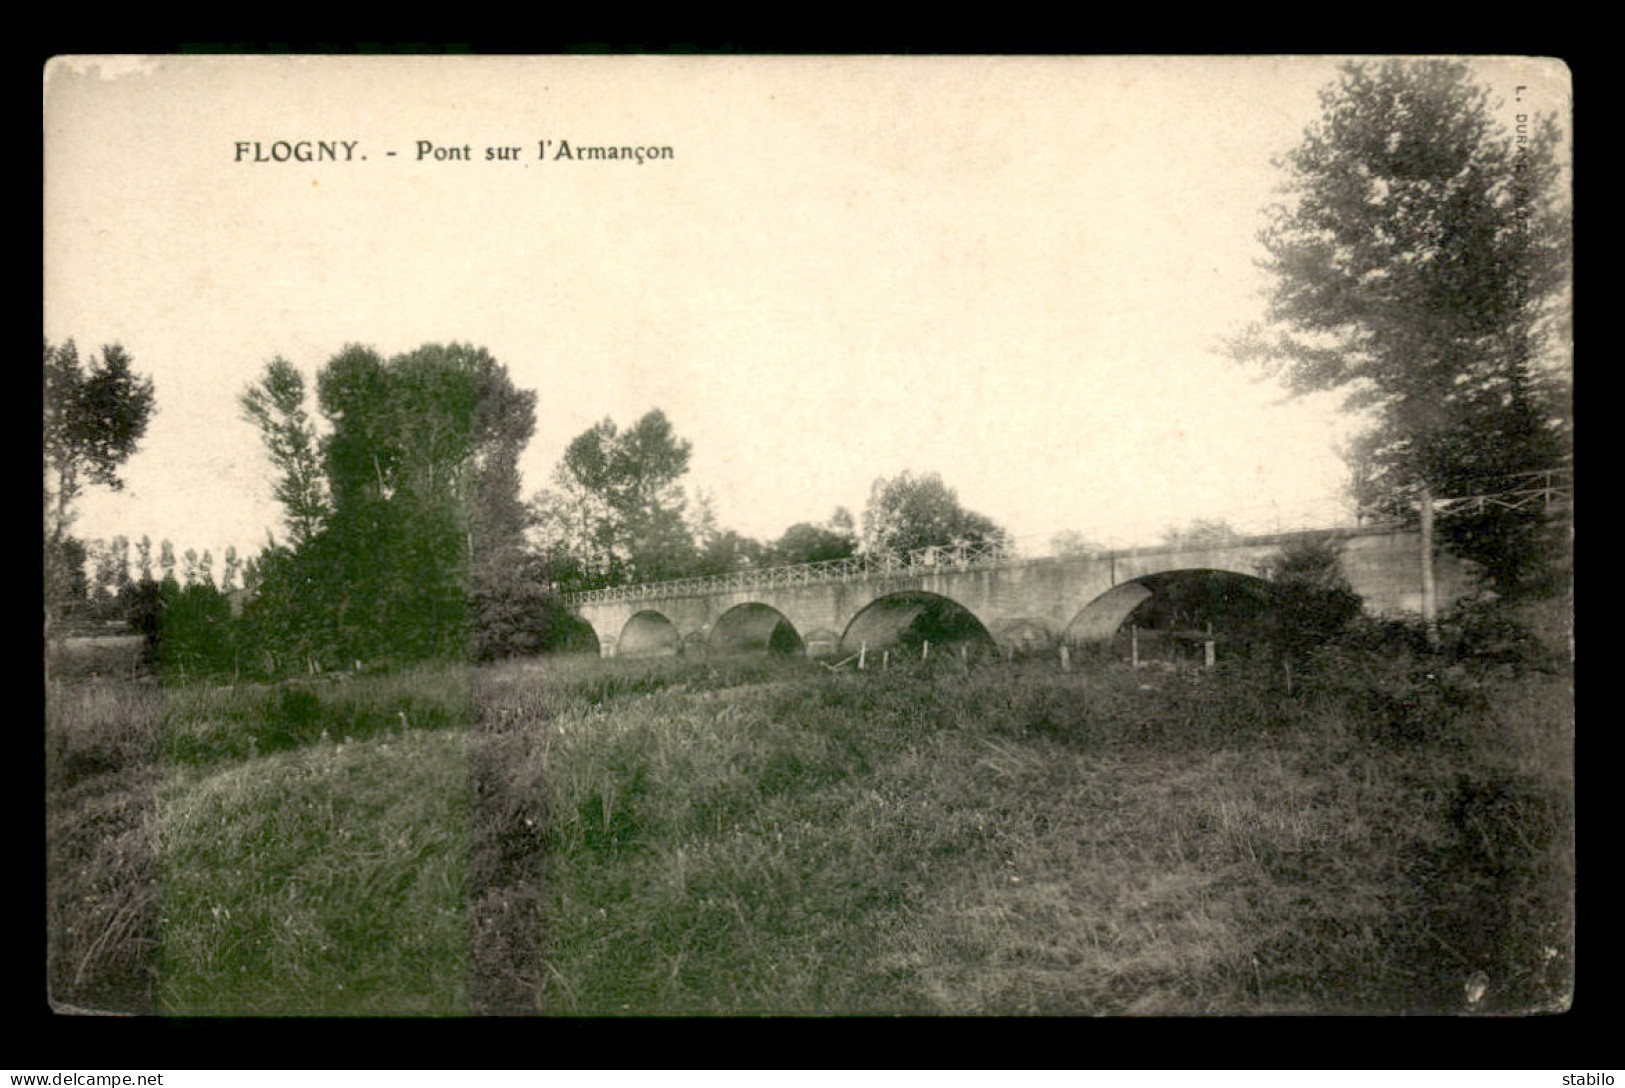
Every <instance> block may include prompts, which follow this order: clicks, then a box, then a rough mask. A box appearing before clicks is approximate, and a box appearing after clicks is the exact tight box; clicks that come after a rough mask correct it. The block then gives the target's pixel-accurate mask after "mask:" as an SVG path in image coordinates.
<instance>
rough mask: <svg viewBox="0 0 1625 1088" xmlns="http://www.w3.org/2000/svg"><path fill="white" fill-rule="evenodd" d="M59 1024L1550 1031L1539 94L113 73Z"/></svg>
mask: <svg viewBox="0 0 1625 1088" xmlns="http://www.w3.org/2000/svg"><path fill="white" fill-rule="evenodd" d="M43 124H44V147H45V172H44V212H45V298H44V314H45V322H44V323H45V349H44V351H45V354H44V368H45V369H44V374H45V406H44V410H45V416H44V419H45V432H44V439H45V443H44V470H45V505H44V530H43V531H44V539H45V551H44V554H45V570H44V579H45V588H46V593H45V603H46V616H45V617H44V622H45V639H44V641H45V670H46V678H47V692H48V696H47V738H48V761H49V765H48V768H47V816H48V828H47V830H48V836H49V843H48V849H49V866H48V873H47V879H48V888H47V900H48V930H49V934H48V949H47V959H48V966H49V972H48V974H49V985H50V993H49V998H50V1000H51V1002H52V1004H53V1007H54V1008H55V1009H57V1010H58V1011H59V1012H62V1013H73V1012H117V1013H135V1014H143V1015H161V1016H171V1015H185V1016H244V1015H249V1016H252V1015H286V1014H292V1015H315V1016H341V1015H382V1016H448V1015H450V1016H481V1015H492V1014H501V1015H515V1014H529V1015H545V1016H573V1017H648V1016H764V1015H765V1016H827V1015H876V1014H904V1015H912V1016H940V1015H961V1016H963V1015H970V1016H988V1017H994V1016H1018V1015H1032V1014H1044V1015H1079V1016H1102V1015H1105V1016H1134V1015H1178V1016H1257V1015H1269V1014H1282V1013H1287V1014H1309V1015H1318V1014H1349V1013H1360V1014H1378V1015H1384V1014H1388V1015H1401V1014H1414V1013H1433V1014H1447V1015H1480V1014H1495V1015H1504V1014H1533V1013H1543V1012H1551V1011H1556V1010H1562V1009H1566V1008H1568V1006H1569V1003H1570V1000H1571V995H1572V979H1573V972H1574V962H1573V958H1574V912H1573V891H1574V883H1573V881H1574V852H1573V810H1574V788H1573V755H1572V742H1573V682H1572V638H1571V635H1570V627H1571V625H1570V620H1571V617H1572V575H1571V565H1570V554H1571V542H1572V528H1571V525H1572V507H1573V499H1572V483H1571V480H1572V454H1571V449H1572V423H1571V413H1570V402H1571V395H1570V387H1571V356H1572V332H1571V330H1570V310H1571V306H1572V302H1571V284H1572V272H1571V265H1570V254H1571V251H1572V229H1571V216H1572V199H1571V195H1570V194H1571V190H1572V166H1571V163H1572V155H1571V146H1572V137H1573V132H1572V105H1571V82H1570V75H1569V72H1568V69H1567V68H1566V67H1565V66H1564V65H1563V64H1562V63H1561V62H1560V61H1555V60H1549V59H1540V58H1518V57H1438V58H1426V57H1403V58H1385V57H1356V58H1344V57H1334V56H1327V57H1125V56H1112V57H1038V56H1009V57H1001V56H981V57H969V56H958V57H921V56H911V57H878V56H876V57H860V56H841V57H822V56H762V57H741V56H695V55H635V56H535V57H527V56H458V57H451V56H434V57H431V56H366V57H361V56H355V57H331V56H62V57H57V58H54V59H52V60H51V61H50V62H49V63H48V64H47V65H46V66H45V68H44V70H43Z"/></svg>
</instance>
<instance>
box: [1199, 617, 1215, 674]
mask: <svg viewBox="0 0 1625 1088" xmlns="http://www.w3.org/2000/svg"><path fill="white" fill-rule="evenodd" d="M1213 649H1214V647H1213V621H1212V620H1208V621H1207V641H1206V642H1204V643H1202V659H1203V660H1202V663H1203V665H1204V666H1206V667H1207V668H1210V669H1211V668H1212V667H1213V656H1214V655H1213Z"/></svg>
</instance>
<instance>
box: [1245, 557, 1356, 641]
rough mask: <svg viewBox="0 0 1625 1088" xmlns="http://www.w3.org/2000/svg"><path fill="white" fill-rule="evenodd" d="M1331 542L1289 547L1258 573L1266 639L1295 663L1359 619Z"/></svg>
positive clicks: (1353, 596) (1353, 598)
mask: <svg viewBox="0 0 1625 1088" xmlns="http://www.w3.org/2000/svg"><path fill="white" fill-rule="evenodd" d="M1339 550H1340V549H1339V547H1338V544H1337V543H1336V542H1335V541H1334V540H1324V541H1304V542H1301V543H1297V544H1293V545H1289V546H1288V547H1287V548H1285V549H1283V551H1282V552H1281V554H1280V555H1278V556H1275V557H1274V558H1272V559H1269V560H1267V561H1266V562H1265V563H1264V565H1263V567H1262V570H1261V573H1262V574H1263V576H1264V581H1265V583H1266V584H1267V585H1268V587H1269V613H1268V616H1269V619H1268V625H1269V639H1270V641H1271V642H1272V643H1273V644H1274V645H1275V647H1276V649H1277V651H1278V652H1280V653H1281V654H1282V655H1283V656H1285V657H1288V658H1292V659H1301V658H1302V657H1303V656H1304V655H1305V654H1307V653H1309V652H1310V651H1311V650H1313V649H1314V648H1315V647H1317V646H1320V645H1322V644H1324V643H1326V642H1329V641H1330V640H1331V639H1333V638H1336V637H1337V636H1338V635H1340V634H1341V633H1342V632H1343V631H1344V630H1346V629H1347V628H1348V626H1349V624H1351V623H1352V622H1353V621H1354V619H1355V617H1357V616H1358V615H1359V614H1360V609H1361V605H1362V602H1361V599H1360V595H1359V594H1358V593H1355V592H1354V590H1353V589H1351V588H1350V587H1349V583H1348V579H1347V578H1345V577H1344V576H1343V573H1342V568H1341V566H1340V564H1339V556H1338V553H1339Z"/></svg>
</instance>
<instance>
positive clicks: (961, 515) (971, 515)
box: [863, 471, 1009, 554]
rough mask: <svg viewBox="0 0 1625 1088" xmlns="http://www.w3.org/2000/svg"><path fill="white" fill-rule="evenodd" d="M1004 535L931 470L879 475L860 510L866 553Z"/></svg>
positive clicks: (997, 540) (994, 540) (993, 540)
mask: <svg viewBox="0 0 1625 1088" xmlns="http://www.w3.org/2000/svg"><path fill="white" fill-rule="evenodd" d="M1008 539H1009V537H1008V534H1007V533H1006V532H1005V531H1004V530H1003V529H1001V528H999V526H997V525H996V524H994V523H993V521H992V520H991V519H990V518H987V517H985V516H983V515H981V514H978V513H976V512H974V511H971V510H966V509H965V508H964V507H963V506H961V505H960V503H959V495H958V494H957V493H956V492H955V491H954V490H953V489H952V488H950V487H948V486H947V485H946V484H944V483H943V482H942V477H941V476H939V475H938V474H937V473H935V472H930V473H926V474H925V475H923V476H919V477H915V476H913V475H912V474H910V473H909V472H907V471H904V472H900V473H898V474H897V475H896V476H894V477H892V478H891V479H887V478H886V477H884V476H882V477H880V478H878V479H877V480H875V482H874V486H873V487H871V488H870V490H869V505H868V507H867V508H865V510H864V512H863V544H864V547H865V549H867V550H868V551H871V552H893V553H897V554H907V553H908V552H911V551H914V550H916V549H919V548H929V547H936V546H946V545H952V544H1002V543H1006V542H1007V541H1008Z"/></svg>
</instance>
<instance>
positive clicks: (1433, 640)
mask: <svg viewBox="0 0 1625 1088" xmlns="http://www.w3.org/2000/svg"><path fill="white" fill-rule="evenodd" d="M1422 625H1423V626H1424V627H1425V628H1426V629H1427V636H1428V645H1430V646H1437V645H1438V644H1439V614H1438V599H1437V597H1436V596H1435V589H1434V585H1433V489H1432V488H1430V487H1429V486H1428V485H1427V484H1423V485H1422Z"/></svg>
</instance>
